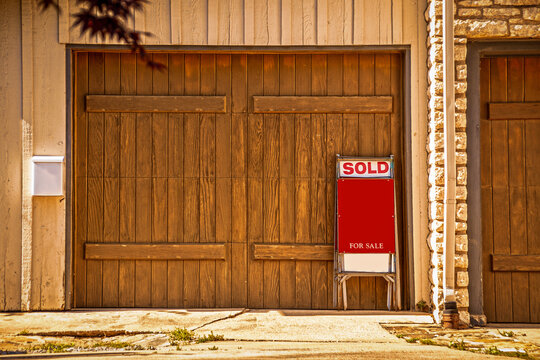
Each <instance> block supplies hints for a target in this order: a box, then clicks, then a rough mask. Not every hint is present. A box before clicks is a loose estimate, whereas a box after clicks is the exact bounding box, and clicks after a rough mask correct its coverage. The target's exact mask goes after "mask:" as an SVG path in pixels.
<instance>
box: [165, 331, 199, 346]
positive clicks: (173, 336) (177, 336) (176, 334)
mask: <svg viewBox="0 0 540 360" xmlns="http://www.w3.org/2000/svg"><path fill="white" fill-rule="evenodd" d="M194 339H195V333H194V332H193V331H191V330H188V329H186V328H182V329H180V328H177V329H174V330H173V331H171V333H170V334H169V342H170V343H171V345H180V344H182V343H189V342H191V341H193V340H194Z"/></svg>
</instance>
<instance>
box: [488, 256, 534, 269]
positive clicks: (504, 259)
mask: <svg viewBox="0 0 540 360" xmlns="http://www.w3.org/2000/svg"><path fill="white" fill-rule="evenodd" d="M491 262H492V268H493V271H540V255H491Z"/></svg>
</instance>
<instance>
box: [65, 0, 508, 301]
mask: <svg viewBox="0 0 540 360" xmlns="http://www.w3.org/2000/svg"><path fill="white" fill-rule="evenodd" d="M229 4H230V6H231V7H230V8H229V9H230V10H231V11H233V10H234V9H233V7H234V6H236V5H235V4H234V3H233V2H232V1H231V2H229ZM310 4H311V2H310V1H306V2H304V3H302V4H299V3H295V4H293V3H291V4H289V5H290V6H291V12H292V13H298V12H299V13H302V12H306V14H307V17H306V19H305V22H303V23H302V24H301V26H300V28H301V29H302V34H301V36H307V37H312V38H313V39H315V38H316V37H317V36H316V34H313V33H312V32H313V31H314V30H313V29H314V28H313V27H312V24H311V23H310V22H309V21H311V20H310V18H313V16H314V12H312V11H311V10H310V9H311V8H310V6H311V5H310ZM333 4H334V3H333ZM351 4H352V2H350V1H349V2H347V4H345V5H344V9H345V8H346V7H350V6H352V5H351ZM176 5H178V6H182V7H183V6H184V5H185V2H181V4H176ZM252 5H253V9H254V11H255V9H262V10H264V11H268V12H274V15H275V12H276V11H277V8H276V3H272V2H258V1H253V3H252ZM334 5H335V4H334ZM189 6H190V7H191V5H189ZM208 6H209V7H211V9H210V10H211V11H214V12H215V11H218V12H219V11H222V10H221V6H222V3H221V2H209V3H208ZM223 6H228V5H227V3H223ZM186 11H187V10H186ZM259 16H260V14H255V13H254V14H253V17H254V19H258V18H257V17H259ZM343 16H344V17H347V16H349V15H347V14H343ZM254 21H258V20H254ZM276 21H277V20H276ZM352 21H353V20H352V17H351V22H352ZM215 25H216V26H217V27H220V26H221V25H220V24H215ZM295 26H297V25H295ZM212 31H217V30H215V29H214V30H212ZM254 36H255V35H254ZM256 36H257V37H259V40H258V41H266V36H268V41H270V40H271V38H272V39H273V38H274V37H275V36H277V34H268V35H266V34H264V33H257V35H256ZM294 36H297V34H295V35H294ZM214 40H215V39H214ZM216 41H217V40H216ZM291 41H292V40H291ZM310 41H313V40H310ZM343 41H344V42H347V41H352V40H351V38H348V37H347V36H343ZM151 55H152V57H153V59H154V60H159V61H160V62H163V63H167V64H168V68H167V70H166V71H165V72H163V73H161V72H156V71H154V70H152V69H149V68H147V67H146V66H145V64H144V62H143V61H142V59H141V58H137V57H135V56H132V55H131V54H118V53H114V52H111V53H107V55H106V56H105V55H103V56H105V57H103V56H95V55H93V57H92V60H91V61H92V67H93V68H97V69H101V70H100V71H101V72H99V71H97V72H95V74H94V73H93V74H92V76H97V77H96V78H95V79H92V81H93V83H92V87H93V88H94V89H95V92H90V90H89V89H87V88H86V87H85V86H78V87H77V89H79V90H77V91H80V92H81V94H80V96H79V95H76V96H78V97H77V99H79V102H81V103H82V104H83V103H84V99H85V97H86V96H87V95H89V94H90V95H93V94H95V93H99V91H102V92H106V94H105V95H107V96H120V97H121V96H144V97H151V96H158V97H167V98H170V97H179V98H180V97H183V96H191V97H205V96H210V97H211V96H219V97H222V98H223V99H224V100H223V104H224V105H223V109H224V111H225V112H221V113H220V112H207V113H194V112H187V111H184V112H176V111H168V109H165V110H166V111H153V110H145V111H142V112H130V111H128V110H126V111H125V112H120V111H117V110H114V111H107V112H104V113H99V112H88V111H85V109H84V106H83V108H82V110H81V114H79V115H78V118H77V119H78V120H77V124H76V126H75V128H76V129H79V128H78V127H77V126H80V127H82V128H81V129H80V130H79V132H80V135H81V136H84V137H85V138H84V139H81V141H75V143H76V144H78V145H77V146H82V147H84V148H83V149H79V148H78V147H77V148H76V149H75V152H76V154H77V155H76V159H79V160H76V161H75V163H74V166H75V168H76V169H80V173H78V174H80V175H79V176H78V177H77V179H78V180H77V182H76V189H77V190H76V194H75V206H76V207H77V209H78V210H77V213H78V214H79V213H80V214H84V221H79V222H78V223H77V225H76V230H75V231H76V232H77V234H76V235H75V236H76V238H77V239H80V240H77V241H78V246H79V248H78V249H79V250H78V252H76V254H77V255H76V256H77V257H78V258H77V259H76V260H75V261H76V263H77V264H79V265H78V266H79V267H78V268H77V269H79V268H84V269H85V270H84V276H81V275H80V274H78V273H77V272H76V273H75V278H76V284H79V285H77V286H83V287H82V288H80V289H81V290H80V291H76V294H75V296H77V298H78V299H79V300H77V302H76V303H77V304H79V305H77V306H83V305H84V306H88V304H92V306H95V307H100V306H105V305H107V306H113V307H116V306H123V307H203V308H215V307H248V306H249V307H251V308H304V309H310V308H312V309H327V308H331V307H332V291H331V289H332V286H333V284H332V282H333V268H332V263H331V262H332V259H333V257H332V255H333V252H332V243H333V236H334V234H333V232H334V210H335V209H333V207H334V204H335V202H334V195H335V155H336V153H343V152H346V153H348V154H350V155H355V154H361V155H365V156H375V155H377V154H382V153H387V152H389V151H392V152H397V153H396V154H395V155H396V158H399V156H400V153H399V151H400V147H401V142H400V140H399V139H398V138H399V137H401V136H402V135H401V129H402V128H401V124H400V121H401V112H400V109H396V107H399V106H401V102H400V101H399V99H400V87H401V83H400V81H397V80H395V79H397V78H399V77H400V73H399V70H400V68H399V67H400V66H401V58H400V57H395V56H390V55H386V54H377V55H374V54H353V53H348V54H340V53H333V54H309V53H302V54H273V53H265V54H238V53H230V54H229V53H226V52H220V53H216V54H213V53H194V52H191V53H170V54H167V53H155V54H151ZM86 56H87V57H88V55H86ZM87 57H86V58H85V57H81V60H82V61H83V64H82V65H81V66H80V67H81V72H82V73H83V74H82V75H81V76H82V78H84V76H83V75H84V74H88V69H89V68H90V66H89V65H87V64H88V61H89V60H87ZM103 59H105V60H103ZM109 65H110V68H109ZM396 69H397V70H396ZM99 74H101V75H99ZM106 74H107V75H106ZM100 76H101V78H99V77H100ZM109 78H110V79H109ZM85 81H87V82H88V81H89V80H85ZM100 89H102V90H100ZM328 96H329V97H328ZM254 97H255V99H256V98H257V97H262V98H266V97H275V98H277V99H282V98H283V97H294V98H297V97H298V98H303V97H308V98H309V99H311V100H313V99H319V100H320V99H323V100H324V101H326V102H327V103H328V102H330V103H335V102H336V99H343V98H346V99H349V100H350V99H354V100H358V99H359V97H364V98H366V99H368V98H370V99H374V97H376V98H381V97H382V98H385V99H387V100H388V99H389V100H390V104H391V105H392V110H391V111H392V113H384V114H383V113H377V114H373V113H366V114H362V113H357V112H350V113H341V112H337V113H331V111H332V110H331V109H330V110H329V109H328V108H326V110H324V111H323V110H320V111H319V110H318V108H317V109H315V110H309V111H316V112H300V113H255V111H256V107H257V104H256V101H254ZM81 99H82V100H81ZM396 99H397V100H396ZM317 101H318V100H317ZM324 101H323V102H324ZM387 102H388V101H387ZM392 103H393V104H392ZM83 105H84V104H83ZM158 110H159V109H158ZM340 111H348V110H340ZM385 111H389V110H388V109H387V110H385ZM83 115H84V116H83ZM76 140H77V139H76ZM87 140H88V141H87ZM77 171H78V170H77ZM399 206H401V202H399ZM516 209H517V208H516ZM78 229H82V230H83V231H84V232H83V233H81V235H78V231H79V230H78ZM85 248H86V255H85V254H84V250H85ZM116 264H118V267H117V268H116V267H115V266H116ZM77 271H79V270H77ZM106 274H108V275H106ZM359 284H363V285H359ZM355 286H356V287H355ZM77 288H78V287H77ZM385 292H386V288H385V289H383V290H381V289H380V288H377V287H376V282H375V281H374V279H367V278H366V279H363V280H362V282H358V281H356V283H355V284H352V282H351V284H350V287H349V296H350V298H349V304H350V306H351V307H352V308H354V309H358V308H366V309H374V308H376V307H381V306H384V304H385V301H386V299H385ZM81 299H82V300H81Z"/></svg>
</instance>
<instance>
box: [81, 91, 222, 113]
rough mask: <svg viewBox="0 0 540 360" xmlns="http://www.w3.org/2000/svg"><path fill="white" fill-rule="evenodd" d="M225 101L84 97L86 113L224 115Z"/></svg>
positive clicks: (178, 98)
mask: <svg viewBox="0 0 540 360" xmlns="http://www.w3.org/2000/svg"><path fill="white" fill-rule="evenodd" d="M226 99H227V97H226V96H145V95H137V96H128V95H86V111H88V112H195V113H225V112H226V111H227V105H226Z"/></svg>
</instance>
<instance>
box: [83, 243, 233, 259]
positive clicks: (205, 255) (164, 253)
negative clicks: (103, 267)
mask: <svg viewBox="0 0 540 360" xmlns="http://www.w3.org/2000/svg"><path fill="white" fill-rule="evenodd" d="M85 258H86V259H96V260H98V259H99V260H103V259H112V260H115V259H125V260H169V259H170V260H175V259H177V260H200V259H205V260H208V259H217V260H225V259H226V245H225V244H215V243H207V244H202V243H198V244H180V243H177V244H173V243H155V244H136V243H116V244H113V243H104V244H100V243H86V244H85Z"/></svg>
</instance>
